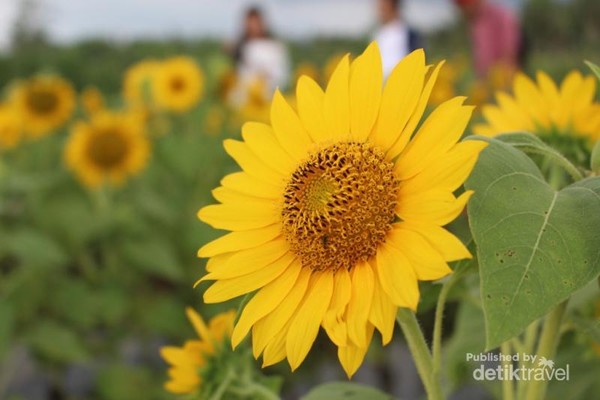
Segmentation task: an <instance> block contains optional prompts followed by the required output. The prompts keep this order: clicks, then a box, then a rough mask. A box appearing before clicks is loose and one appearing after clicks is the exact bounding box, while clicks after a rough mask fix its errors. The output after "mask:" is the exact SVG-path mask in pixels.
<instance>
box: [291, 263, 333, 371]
mask: <svg viewBox="0 0 600 400" xmlns="http://www.w3.org/2000/svg"><path fill="white" fill-rule="evenodd" d="M332 292H333V274H332V273H331V272H313V276H312V277H311V280H310V282H309V285H308V289H307V291H306V294H305V295H304V299H303V300H302V304H300V307H299V308H298V310H297V311H296V314H295V316H294V318H293V319H292V323H291V325H290V330H289V332H288V334H287V338H286V353H287V356H288V362H289V364H290V367H291V368H292V371H294V370H296V368H298V367H299V366H300V364H301V363H302V361H304V359H305V358H306V355H307V354H308V351H309V350H310V348H311V347H312V344H313V342H314V341H315V339H316V338H317V333H319V326H320V325H321V321H322V320H323V315H325V311H326V310H327V307H328V306H329V302H330V301H331V294H332Z"/></svg>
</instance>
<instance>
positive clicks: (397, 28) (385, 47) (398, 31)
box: [373, 0, 421, 77]
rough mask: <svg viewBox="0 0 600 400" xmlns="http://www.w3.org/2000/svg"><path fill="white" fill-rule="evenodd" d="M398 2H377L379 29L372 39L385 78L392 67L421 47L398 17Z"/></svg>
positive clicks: (413, 34)
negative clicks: (379, 52) (379, 55)
mask: <svg viewBox="0 0 600 400" xmlns="http://www.w3.org/2000/svg"><path fill="white" fill-rule="evenodd" d="M400 6H401V1H400V0H378V7H377V9H378V15H379V22H380V24H381V25H380V27H379V29H378V30H377V32H376V33H375V35H374V37H373V39H374V40H375V41H377V43H378V45H379V49H380V51H381V59H382V63H383V76H384V77H387V76H388V75H389V74H390V73H391V72H392V69H393V68H394V66H396V64H398V62H400V60H402V59H403V58H404V57H405V56H406V55H407V54H409V53H410V52H411V51H413V50H415V49H417V48H419V47H421V45H420V38H419V36H418V34H417V32H415V31H414V30H412V29H411V28H409V27H408V25H407V24H406V22H405V21H403V20H402V18H401V16H400Z"/></svg>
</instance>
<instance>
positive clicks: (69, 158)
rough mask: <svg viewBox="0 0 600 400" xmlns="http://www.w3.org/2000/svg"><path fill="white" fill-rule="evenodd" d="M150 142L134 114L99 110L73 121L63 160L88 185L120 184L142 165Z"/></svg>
mask: <svg viewBox="0 0 600 400" xmlns="http://www.w3.org/2000/svg"><path fill="white" fill-rule="evenodd" d="M149 153H150V142H149V140H148V138H147V137H146V135H145V133H144V130H143V125H142V123H141V121H140V119H139V118H138V116H137V115H130V114H118V113H112V112H108V111H103V112H101V113H98V114H94V115H93V116H92V117H91V119H90V121H89V122H78V123H77V124H75V125H74V127H73V129H72V132H71V136H70V138H69V140H68V142H67V145H66V147H65V153H64V157H65V162H66V164H67V166H68V167H69V168H70V169H71V170H73V171H74V172H75V173H76V174H77V176H78V177H79V178H80V180H81V181H82V182H83V183H85V184H86V185H88V186H92V187H95V186H99V185H102V184H104V183H110V184H121V183H122V182H123V181H124V180H125V179H126V178H127V177H128V176H130V175H134V174H136V173H138V172H139V171H140V170H141V169H143V168H144V166H145V165H146V163H147V161H148V157H149Z"/></svg>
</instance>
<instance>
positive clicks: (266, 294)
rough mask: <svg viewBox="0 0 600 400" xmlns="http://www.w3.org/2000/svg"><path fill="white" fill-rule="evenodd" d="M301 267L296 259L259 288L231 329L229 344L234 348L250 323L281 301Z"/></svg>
mask: <svg viewBox="0 0 600 400" xmlns="http://www.w3.org/2000/svg"><path fill="white" fill-rule="evenodd" d="M301 269H302V265H301V264H300V262H299V261H298V260H296V261H294V262H292V264H291V265H290V267H289V268H288V269H287V270H286V271H285V273H282V274H281V275H280V276H279V277H277V279H275V280H274V281H273V282H271V283H269V284H268V285H266V286H264V287H263V288H262V289H260V290H259V291H258V292H257V293H256V294H255V295H254V296H253V297H252V299H251V300H250V301H249V302H248V304H246V306H245V307H244V310H243V311H242V314H241V316H240V318H239V320H238V322H237V324H236V325H235V328H234V329H233V335H232V337H231V344H232V345H233V347H234V348H235V347H237V345H238V344H239V343H240V342H241V341H242V340H243V339H244V338H245V337H246V335H247V334H248V332H249V331H250V329H251V328H252V325H254V324H255V323H256V322H257V321H258V320H259V319H261V318H263V317H264V316H265V315H267V314H269V313H270V312H271V311H273V309H275V307H277V306H278V305H279V304H280V303H281V301H282V300H283V299H284V298H285V296H286V295H287V294H288V293H289V291H290V290H291V289H292V287H293V286H294V284H295V283H296V281H297V280H298V276H299V275H300V270H301Z"/></svg>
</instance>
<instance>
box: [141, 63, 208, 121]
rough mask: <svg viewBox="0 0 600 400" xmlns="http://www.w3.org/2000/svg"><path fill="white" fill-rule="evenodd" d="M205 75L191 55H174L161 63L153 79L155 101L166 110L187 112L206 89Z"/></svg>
mask: <svg viewBox="0 0 600 400" xmlns="http://www.w3.org/2000/svg"><path fill="white" fill-rule="evenodd" d="M203 86H204V76H203V73H202V70H201V69H200V67H199V66H198V64H197V63H196V62H195V61H194V60H193V59H192V58H190V57H183V56H181V57H173V58H170V59H168V60H165V61H163V62H162V63H160V66H159V67H158V69H157V70H156V74H155V76H154V79H153V81H152V94H153V98H154V101H155V103H156V104H157V105H158V106H159V107H161V108H164V109H166V110H169V111H173V112H178V113H181V112H185V111H189V110H190V109H191V108H193V107H194V106H195V105H196V104H197V103H198V101H199V100H200V97H201V96H202V91H203V89H204V87H203Z"/></svg>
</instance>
